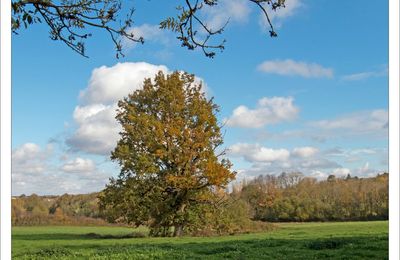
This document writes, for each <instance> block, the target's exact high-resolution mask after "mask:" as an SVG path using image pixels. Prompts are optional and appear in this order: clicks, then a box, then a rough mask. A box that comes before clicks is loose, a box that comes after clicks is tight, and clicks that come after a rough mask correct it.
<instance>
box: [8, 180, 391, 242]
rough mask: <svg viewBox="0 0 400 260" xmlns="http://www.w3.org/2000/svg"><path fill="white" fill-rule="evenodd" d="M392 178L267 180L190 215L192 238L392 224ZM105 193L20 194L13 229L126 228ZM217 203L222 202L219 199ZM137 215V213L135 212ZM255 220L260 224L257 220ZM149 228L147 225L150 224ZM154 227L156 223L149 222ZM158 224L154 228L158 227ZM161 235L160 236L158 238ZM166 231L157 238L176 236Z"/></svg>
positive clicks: (222, 192) (249, 183)
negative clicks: (284, 227)
mask: <svg viewBox="0 0 400 260" xmlns="http://www.w3.org/2000/svg"><path fill="white" fill-rule="evenodd" d="M388 181H389V176H388V174H387V173H383V174H380V175H377V176H376V177H373V178H357V177H350V176H348V177H347V178H333V177H332V176H331V177H329V178H328V179H327V180H325V181H317V180H316V179H314V178H309V177H304V175H303V174H301V173H288V174H287V173H282V174H281V175H279V176H274V175H263V176H259V177H258V178H256V179H254V180H251V181H243V182H241V183H240V184H235V185H233V186H232V187H233V188H232V191H231V192H230V193H228V192H227V191H226V190H222V189H221V190H219V192H218V193H216V197H215V199H216V200H215V201H214V204H203V205H201V206H199V207H197V208H196V209H193V210H192V211H191V212H189V213H188V215H190V223H191V225H190V226H189V227H188V230H187V232H186V233H190V234H192V235H209V234H232V233H240V232H250V231H254V230H265V229H266V228H267V229H268V228H270V227H271V226H270V225H267V224H263V223H260V222H257V221H264V222H278V221H347V220H378V219H382V220H383V219H388ZM99 196H100V197H101V196H104V193H91V194H82V195H68V194H64V195H62V196H38V195H36V194H32V195H30V196H25V195H21V196H19V197H13V200H12V223H13V225H49V224H55V225H62V224H69V225H71V224H73V225H88V224H93V225H106V224H107V222H106V221H108V222H112V223H115V224H124V223H126V221H125V220H123V218H121V217H120V216H121V215H123V214H121V213H120V212H119V213H118V214H116V213H117V212H113V211H101V210H100V209H99V204H98V202H99V199H98V197H99ZM217 198H218V199H217ZM132 210H133V209H132ZM118 216H119V217H118ZM254 220H256V221H254ZM145 224H146V223H145ZM147 224H148V225H151V224H152V222H151V221H149V222H148V223H147ZM153 224H154V223H153ZM155 232H158V233H155ZM172 232H173V229H171V228H167V227H161V228H158V230H157V231H153V234H154V235H159V236H168V235H173V233H172Z"/></svg>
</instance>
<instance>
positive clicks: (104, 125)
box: [66, 62, 169, 155]
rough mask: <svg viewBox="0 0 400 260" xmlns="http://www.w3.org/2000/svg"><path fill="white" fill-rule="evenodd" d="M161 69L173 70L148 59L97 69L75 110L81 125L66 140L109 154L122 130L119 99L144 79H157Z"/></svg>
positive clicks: (74, 145) (78, 147) (80, 147)
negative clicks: (119, 120)
mask: <svg viewBox="0 0 400 260" xmlns="http://www.w3.org/2000/svg"><path fill="white" fill-rule="evenodd" d="M160 70H161V71H163V72H164V73H169V70H168V69H167V67H165V66H163V65H153V64H149V63H145V62H136V63H131V62H126V63H118V64H116V65H114V66H112V67H107V66H101V67H100V68H96V69H94V70H93V72H92V76H91V78H90V80H89V84H88V86H87V87H86V88H85V89H84V90H82V91H81V92H80V95H79V99H80V105H78V106H77V107H76V108H75V110H74V113H73V118H74V121H75V124H76V126H77V127H76V131H75V132H74V133H73V134H72V136H70V137H69V138H68V139H67V141H66V142H67V144H68V145H69V146H70V147H71V148H72V150H75V151H84V152H87V153H92V154H101V155H109V154H110V152H111V150H112V149H113V148H114V147H115V144H116V142H117V140H118V137H119V136H118V133H119V132H120V130H121V128H120V126H119V125H118V123H117V121H116V120H115V116H116V109H117V102H118V100H120V99H122V98H123V97H125V96H127V95H128V94H129V93H132V92H133V91H135V90H137V89H140V88H142V86H143V80H144V79H145V78H154V76H155V75H156V73H157V72H158V71H160Z"/></svg>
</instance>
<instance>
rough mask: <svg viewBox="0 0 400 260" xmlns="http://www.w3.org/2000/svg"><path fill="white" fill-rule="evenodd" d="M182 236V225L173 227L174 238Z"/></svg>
mask: <svg viewBox="0 0 400 260" xmlns="http://www.w3.org/2000/svg"><path fill="white" fill-rule="evenodd" d="M182 235H183V225H175V230H174V237H180V236H182Z"/></svg>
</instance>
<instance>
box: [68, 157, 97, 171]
mask: <svg viewBox="0 0 400 260" xmlns="http://www.w3.org/2000/svg"><path fill="white" fill-rule="evenodd" d="M61 169H62V171H64V172H68V173H90V172H93V171H94V170H95V169H96V166H95V164H94V162H93V161H92V160H90V159H83V158H80V157H78V158H75V159H74V160H70V161H68V162H66V163H65V164H64V165H63V166H62V167H61Z"/></svg>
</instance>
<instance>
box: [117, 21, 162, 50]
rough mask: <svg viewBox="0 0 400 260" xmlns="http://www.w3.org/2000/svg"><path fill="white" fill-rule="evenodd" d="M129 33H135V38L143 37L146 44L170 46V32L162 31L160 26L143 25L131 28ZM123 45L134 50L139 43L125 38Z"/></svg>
mask: <svg viewBox="0 0 400 260" xmlns="http://www.w3.org/2000/svg"><path fill="white" fill-rule="evenodd" d="M127 33H133V35H134V37H135V38H139V37H143V39H144V41H145V43H146V42H157V43H161V44H163V45H168V44H169V42H170V40H169V39H170V37H169V35H168V32H167V31H166V30H162V29H160V26H159V25H152V24H142V25H140V26H135V27H131V28H129V29H128V30H127ZM122 44H123V45H124V47H125V48H134V47H135V46H136V45H137V44H138V43H137V42H133V41H130V40H128V39H126V38H124V39H123V41H122Z"/></svg>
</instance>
